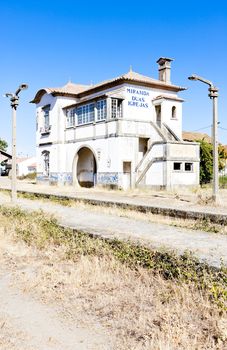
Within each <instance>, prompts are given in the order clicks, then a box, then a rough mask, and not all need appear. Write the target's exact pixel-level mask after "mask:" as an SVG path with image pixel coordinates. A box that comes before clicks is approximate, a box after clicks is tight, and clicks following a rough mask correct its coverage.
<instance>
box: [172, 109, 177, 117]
mask: <svg viewBox="0 0 227 350" xmlns="http://www.w3.org/2000/svg"><path fill="white" fill-rule="evenodd" d="M176 118H177V108H176V106H173V107H172V119H176Z"/></svg>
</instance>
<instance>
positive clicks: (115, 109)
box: [111, 98, 122, 119]
mask: <svg viewBox="0 0 227 350" xmlns="http://www.w3.org/2000/svg"><path fill="white" fill-rule="evenodd" d="M121 117H122V100H119V99H117V98H112V99H111V118H112V119H116V118H121Z"/></svg>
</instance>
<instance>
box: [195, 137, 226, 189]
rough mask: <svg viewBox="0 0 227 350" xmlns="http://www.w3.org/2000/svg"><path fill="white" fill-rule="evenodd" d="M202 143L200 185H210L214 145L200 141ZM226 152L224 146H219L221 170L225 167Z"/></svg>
mask: <svg viewBox="0 0 227 350" xmlns="http://www.w3.org/2000/svg"><path fill="white" fill-rule="evenodd" d="M197 142H199V143H200V184H201V185H202V184H206V183H209V182H210V181H211V180H212V177H213V145H212V144H210V143H208V142H206V141H205V140H204V139H202V140H198V141H197ZM226 157H227V155H226V151H225V148H224V147H223V146H222V145H219V146H218V163H219V170H222V169H223V168H224V166H225V159H226Z"/></svg>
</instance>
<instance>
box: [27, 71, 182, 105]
mask: <svg viewBox="0 0 227 350" xmlns="http://www.w3.org/2000/svg"><path fill="white" fill-rule="evenodd" d="M120 83H130V84H134V85H138V83H139V84H140V85H142V86H149V87H153V88H158V89H163V90H169V91H175V92H177V91H182V90H185V89H186V88H184V87H180V86H177V85H172V84H170V83H166V82H164V81H161V80H157V79H153V78H150V77H147V76H145V75H142V74H139V73H136V72H133V71H132V70H130V71H129V72H128V73H126V74H123V75H120V76H118V77H116V78H113V79H109V80H105V81H102V82H101V83H98V84H95V85H81V84H73V83H71V82H69V83H67V84H66V85H64V86H63V87H60V88H44V89H41V90H39V91H38V92H37V93H36V95H35V97H34V99H33V100H32V101H31V103H39V102H40V100H41V98H42V96H43V95H44V94H45V93H48V94H52V95H53V96H71V97H79V98H80V97H83V96H86V95H89V94H92V93H94V92H97V91H100V90H103V89H106V88H108V87H112V86H116V85H118V84H120Z"/></svg>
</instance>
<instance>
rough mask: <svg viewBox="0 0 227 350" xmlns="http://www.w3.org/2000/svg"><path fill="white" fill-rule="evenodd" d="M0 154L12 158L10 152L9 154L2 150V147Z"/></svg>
mask: <svg viewBox="0 0 227 350" xmlns="http://www.w3.org/2000/svg"><path fill="white" fill-rule="evenodd" d="M0 154H2V155H3V156H5V157H7V158H9V159H11V158H12V156H11V154H9V153H7V152H5V151H3V150H2V149H0Z"/></svg>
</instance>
